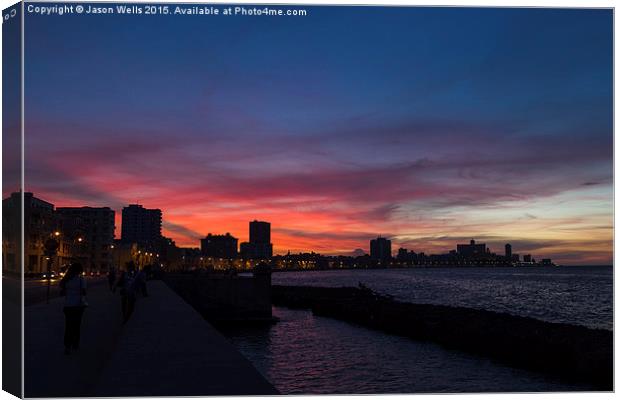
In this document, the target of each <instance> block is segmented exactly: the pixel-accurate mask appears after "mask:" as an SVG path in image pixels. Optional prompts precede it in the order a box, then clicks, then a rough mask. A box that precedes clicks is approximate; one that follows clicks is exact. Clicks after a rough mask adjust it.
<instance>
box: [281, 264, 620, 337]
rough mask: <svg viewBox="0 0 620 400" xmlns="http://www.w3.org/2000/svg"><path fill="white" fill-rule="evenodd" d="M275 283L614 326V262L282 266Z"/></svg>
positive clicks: (557, 320)
mask: <svg viewBox="0 0 620 400" xmlns="http://www.w3.org/2000/svg"><path fill="white" fill-rule="evenodd" d="M272 281H273V284H276V285H308V286H357V284H358V282H362V283H364V284H365V285H367V286H368V287H370V288H372V289H373V290H376V291H378V292H381V293H384V294H390V295H393V296H394V297H395V298H396V299H397V300H402V301H407V302H411V303H430V304H443V305H454V306H464V307H472V308H479V309H486V310H492V311H499V312H507V313H510V314H515V315H521V316H525V317H533V318H537V319H541V320H544V321H549V322H564V323H569V324H574V325H584V326H587V327H591V328H602V329H610V330H611V329H612V328H613V269H612V267H561V268H549V267H546V268H525V267H524V268H417V269H392V270H366V271H361V270H343V271H307V272H279V273H274V274H273V277H272Z"/></svg>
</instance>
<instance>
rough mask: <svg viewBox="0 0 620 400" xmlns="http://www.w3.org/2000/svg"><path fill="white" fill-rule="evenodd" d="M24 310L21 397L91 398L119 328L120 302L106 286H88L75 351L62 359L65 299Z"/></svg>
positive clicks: (56, 291) (56, 296) (55, 294)
mask: <svg viewBox="0 0 620 400" xmlns="http://www.w3.org/2000/svg"><path fill="white" fill-rule="evenodd" d="M52 293H53V295H54V297H53V298H52V300H50V303H49V304H46V303H45V302H43V303H38V304H35V305H31V306H28V307H25V308H24V339H25V342H24V346H25V351H24V353H25V354H24V367H25V369H24V380H25V382H24V384H25V386H24V392H25V396H26V397H66V396H71V397H77V396H86V395H88V394H91V393H92V389H93V385H94V383H95V382H94V381H95V378H96V377H97V376H99V374H100V373H101V371H102V369H103V366H104V365H105V363H106V361H107V359H108V358H109V356H110V354H111V353H112V352H113V351H114V349H115V348H116V341H117V340H118V337H119V335H120V332H121V329H122V324H121V322H122V319H121V305H120V304H121V301H120V296H119V294H118V293H112V292H110V290H109V289H108V286H107V285H98V286H95V287H89V288H88V289H87V293H88V296H87V297H88V303H89V307H88V308H87V309H86V310H85V311H84V316H83V318H82V334H81V342H80V350H79V351H77V352H74V353H72V354H71V355H69V356H67V355H65V354H64V344H63V336H64V324H65V316H64V314H63V311H62V310H63V305H64V298H63V297H59V296H58V288H57V287H56V288H53V290H52Z"/></svg>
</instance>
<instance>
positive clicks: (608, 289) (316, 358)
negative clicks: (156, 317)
mask: <svg viewBox="0 0 620 400" xmlns="http://www.w3.org/2000/svg"><path fill="white" fill-rule="evenodd" d="M612 277H613V271H612V268H611V267H563V268H528V269H525V268H518V269H488V268H471V269H458V268H437V269H406V270H405V269H403V270H369V271H353V270H343V271H311V272H280V273H274V274H273V277H272V279H273V283H274V284H282V285H313V286H332V287H333V286H356V285H357V284H358V283H360V282H361V283H364V284H365V285H367V286H369V287H371V288H373V289H374V290H377V291H379V292H381V293H384V294H390V295H393V296H394V297H395V298H396V299H399V300H403V301H409V302H417V303H432V304H445V305H459V306H467V307H476V308H481V309H490V310H495V311H505V312H509V313H513V314H518V315H525V316H530V317H534V318H539V319H543V320H547V321H556V322H566V323H572V324H579V325H585V326H589V327H595V328H603V329H611V328H612V326H613V321H612V316H613V313H612V297H613V291H612V286H613V279H612ZM273 314H274V315H275V316H276V317H278V318H280V322H278V323H277V324H275V325H273V326H269V327H255V328H242V329H239V328H237V329H229V330H227V331H224V333H225V334H226V335H227V337H228V338H229V340H230V341H231V342H232V343H233V344H234V345H235V346H236V347H237V348H238V349H239V350H240V351H241V353H242V354H244V356H245V357H246V358H248V359H249V360H250V361H251V362H252V363H253V364H254V365H255V366H256V368H257V369H258V370H259V371H260V372H261V373H262V374H263V375H264V376H265V377H266V378H267V379H269V381H270V382H272V383H273V384H274V385H275V386H276V387H277V388H278V390H280V392H281V393H283V394H327V393H333V394H358V393H359V394H363V393H441V392H451V393H464V392H540V391H545V392H564V391H580V390H591V387H589V386H588V385H584V384H580V383H576V382H566V381H560V380H558V379H556V378H553V377H550V376H547V375H544V374H539V373H535V372H531V371H527V370H522V369H517V368H512V367H509V366H506V365H504V364H501V363H498V362H495V361H492V360H489V359H486V358H481V357H478V356H474V355H471V354H467V353H463V352H458V351H454V350H451V349H450V350H448V349H445V348H443V347H441V346H439V345H436V344H434V343H428V342H418V341H414V340H411V339H408V338H404V337H399V336H395V335H388V334H384V333H382V332H377V331H373V330H370V329H367V328H364V327H361V326H357V325H355V324H350V323H347V322H343V321H338V320H335V319H331V318H323V317H316V316H313V315H312V313H311V312H309V311H305V310H290V309H287V308H283V307H274V309H273Z"/></svg>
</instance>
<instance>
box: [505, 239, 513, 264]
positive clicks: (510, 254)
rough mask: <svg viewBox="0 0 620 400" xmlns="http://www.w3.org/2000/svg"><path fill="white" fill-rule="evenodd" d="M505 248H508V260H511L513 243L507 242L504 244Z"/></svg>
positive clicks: (506, 253) (506, 254)
mask: <svg viewBox="0 0 620 400" xmlns="http://www.w3.org/2000/svg"><path fill="white" fill-rule="evenodd" d="M504 248H505V249H506V252H505V256H506V260H511V259H512V245H510V243H506V246H504Z"/></svg>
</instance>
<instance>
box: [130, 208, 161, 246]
mask: <svg viewBox="0 0 620 400" xmlns="http://www.w3.org/2000/svg"><path fill="white" fill-rule="evenodd" d="M160 239H161V210H159V209H148V208H144V207H142V206H141V205H139V204H130V205H129V206H127V207H124V208H123V214H122V224H121V241H123V242H124V243H137V244H138V245H139V246H141V247H144V248H146V249H151V250H156V246H157V244H158V243H159V241H160Z"/></svg>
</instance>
